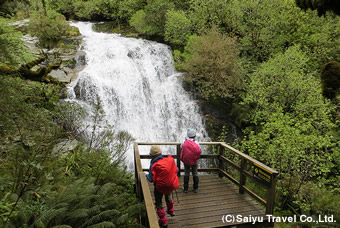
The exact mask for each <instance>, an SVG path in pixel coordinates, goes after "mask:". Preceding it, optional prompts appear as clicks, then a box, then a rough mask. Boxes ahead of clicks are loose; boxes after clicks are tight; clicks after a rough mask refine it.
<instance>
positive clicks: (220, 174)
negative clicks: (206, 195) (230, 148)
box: [218, 144, 224, 178]
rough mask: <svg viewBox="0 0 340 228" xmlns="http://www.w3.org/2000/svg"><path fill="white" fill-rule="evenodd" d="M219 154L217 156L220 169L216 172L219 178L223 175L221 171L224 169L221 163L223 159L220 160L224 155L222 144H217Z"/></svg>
mask: <svg viewBox="0 0 340 228" xmlns="http://www.w3.org/2000/svg"><path fill="white" fill-rule="evenodd" d="M219 150H220V151H219V156H218V168H219V169H220V171H219V172H218V176H219V177H220V178H221V177H223V175H222V172H221V171H223V170H224V165H223V161H222V156H223V155H224V147H223V146H222V144H220V146H219Z"/></svg>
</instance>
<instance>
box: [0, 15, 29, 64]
mask: <svg viewBox="0 0 340 228" xmlns="http://www.w3.org/2000/svg"><path fill="white" fill-rule="evenodd" d="M8 23H9V22H8V21H7V20H5V19H3V18H0V66H1V65H17V64H19V63H24V62H25V61H29V60H31V59H32V55H31V54H29V53H28V50H27V48H26V47H25V46H24V43H23V41H22V40H21V37H22V34H21V32H18V31H15V28H14V26H11V25H9V24H8Z"/></svg>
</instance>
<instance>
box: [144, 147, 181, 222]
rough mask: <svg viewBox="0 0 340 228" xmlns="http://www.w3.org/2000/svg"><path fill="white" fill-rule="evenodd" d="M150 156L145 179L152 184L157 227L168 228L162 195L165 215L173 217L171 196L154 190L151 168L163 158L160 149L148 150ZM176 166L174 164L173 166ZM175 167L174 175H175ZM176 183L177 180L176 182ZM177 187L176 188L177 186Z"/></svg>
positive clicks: (152, 148)
mask: <svg viewBox="0 0 340 228" xmlns="http://www.w3.org/2000/svg"><path fill="white" fill-rule="evenodd" d="M150 155H151V156H152V158H151V162H150V168H149V173H148V174H146V178H147V179H148V181H150V182H154V194H155V201H156V210H157V215H158V217H159V221H158V222H159V225H160V227H167V226H168V218H167V217H166V216H165V211H164V209H163V205H162V199H163V195H165V202H166V206H167V211H166V212H167V213H168V214H169V215H170V216H175V212H174V210H175V209H174V200H172V197H171V194H170V193H168V194H163V193H162V192H160V191H158V190H157V188H156V183H155V181H156V180H155V178H154V174H153V169H152V167H153V166H154V165H155V164H156V163H157V162H158V161H160V160H162V159H163V158H164V157H163V155H162V151H161V148H160V147H159V146H155V145H154V146H152V147H151V149H150ZM175 165H176V164H175ZM177 171H178V170H177V167H176V171H175V172H176V173H177ZM177 183H178V180H177ZM177 187H178V186H177Z"/></svg>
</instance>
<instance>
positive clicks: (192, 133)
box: [187, 128, 196, 138]
mask: <svg viewBox="0 0 340 228" xmlns="http://www.w3.org/2000/svg"><path fill="white" fill-rule="evenodd" d="M187 135H188V137H189V138H193V137H195V136H196V131H195V130H194V129H191V128H188V129H187Z"/></svg>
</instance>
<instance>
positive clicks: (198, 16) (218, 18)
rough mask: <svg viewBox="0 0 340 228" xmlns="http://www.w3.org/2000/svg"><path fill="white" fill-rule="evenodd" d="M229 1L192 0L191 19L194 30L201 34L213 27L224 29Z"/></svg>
mask: <svg viewBox="0 0 340 228" xmlns="http://www.w3.org/2000/svg"><path fill="white" fill-rule="evenodd" d="M228 2H229V1H227V0H222V1H221V0H191V1H190V8H189V10H188V11H189V18H190V20H191V23H192V25H193V30H194V31H195V32H197V33H201V32H203V31H205V30H207V29H209V28H211V27H212V26H214V25H216V26H218V27H220V28H222V27H223V25H224V21H225V17H226V16H227V14H226V6H228Z"/></svg>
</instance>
